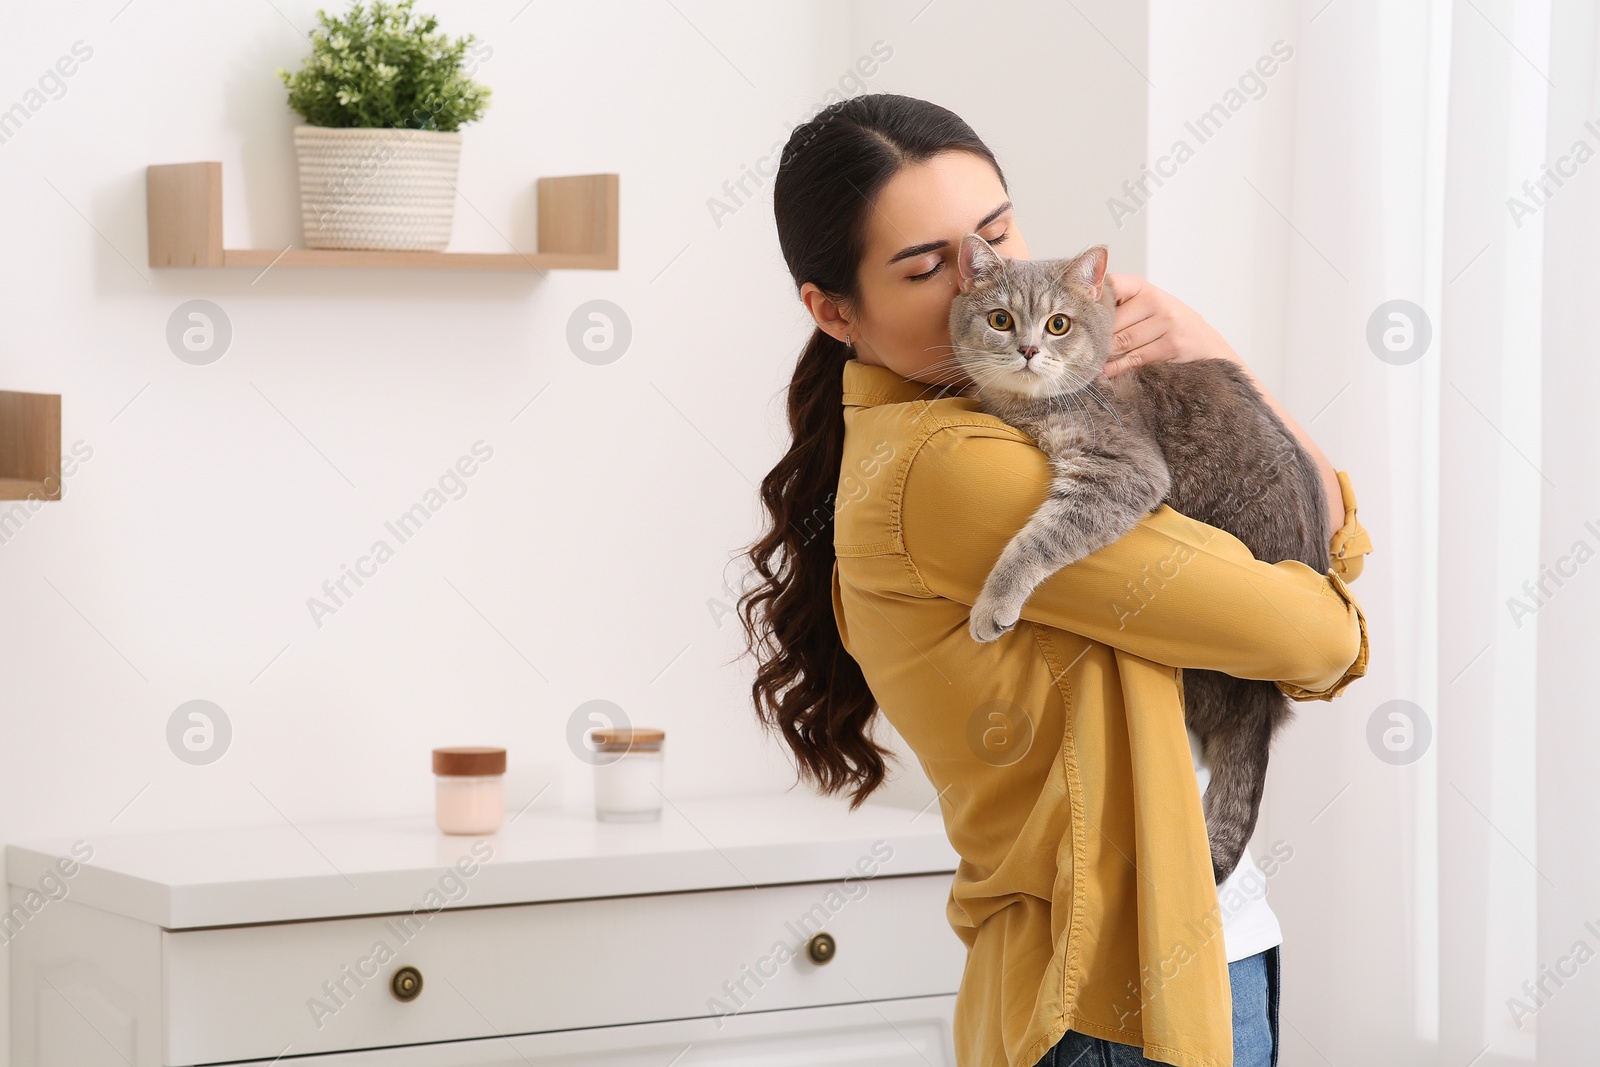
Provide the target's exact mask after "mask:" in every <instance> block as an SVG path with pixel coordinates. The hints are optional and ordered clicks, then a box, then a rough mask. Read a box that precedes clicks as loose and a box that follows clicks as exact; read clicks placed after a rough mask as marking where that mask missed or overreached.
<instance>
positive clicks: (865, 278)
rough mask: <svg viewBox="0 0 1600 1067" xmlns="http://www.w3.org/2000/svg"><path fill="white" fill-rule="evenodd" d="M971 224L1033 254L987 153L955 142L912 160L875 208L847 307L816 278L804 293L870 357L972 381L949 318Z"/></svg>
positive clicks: (814, 309)
mask: <svg viewBox="0 0 1600 1067" xmlns="http://www.w3.org/2000/svg"><path fill="white" fill-rule="evenodd" d="M968 233H978V234H982V235H983V237H984V239H985V240H987V241H988V242H989V243H990V244H992V245H994V246H995V251H997V252H999V253H1000V254H1001V255H1003V256H1008V257H1010V258H1012V259H1027V258H1028V246H1027V244H1026V243H1024V242H1023V240H1022V234H1021V233H1020V232H1018V230H1017V226H1016V220H1015V218H1014V217H1013V214H1012V208H1011V201H1010V200H1009V199H1008V198H1007V197H1006V192H1005V189H1004V188H1002V187H1001V185H1000V177H999V175H997V174H996V173H995V170H994V167H993V166H991V165H990V164H989V161H988V160H986V159H984V158H983V157H982V156H979V155H975V154H973V153H971V152H966V151H961V150H951V151H947V152H941V153H939V154H938V155H935V156H933V157H931V158H930V159H928V160H927V161H926V162H923V163H910V164H906V165H905V166H903V167H901V168H900V170H899V171H897V172H896V173H895V175H894V176H893V177H892V178H890V179H889V181H888V182H887V183H885V185H884V187H883V189H882V190H881V191H880V192H879V194H878V200H877V203H876V204H875V205H873V210H872V211H871V212H869V214H868V216H867V225H866V250H865V253H864V254H863V256H862V260H861V264H860V266H859V268H858V270H857V284H858V286H859V291H860V297H859V299H858V300H856V301H855V302H854V305H853V306H848V307H840V306H839V305H837V304H835V303H834V302H833V301H831V300H828V299H827V297H826V296H824V295H823V294H822V293H821V291H820V290H818V289H817V287H816V286H815V285H812V284H811V283H809V282H807V283H806V285H805V286H803V287H802V288H801V299H803V300H805V302H806V306H807V308H809V309H810V311H811V313H812V316H813V317H814V318H815V319H816V321H817V324H818V325H819V326H821V327H822V328H823V329H825V330H827V331H828V332H829V333H830V334H833V336H835V337H837V338H839V339H840V340H844V339H845V337H846V335H848V336H849V338H850V342H851V343H852V344H853V345H854V346H855V350H856V358H858V359H860V360H861V362H863V363H873V364H877V365H879V366H884V367H888V368H889V369H890V370H892V371H894V372H895V373H896V374H899V375H900V376H901V377H903V378H910V379H913V380H915V381H922V382H930V383H935V384H940V385H944V384H954V385H957V386H959V387H965V386H968V385H970V384H971V380H970V379H969V378H967V376H966V375H965V374H964V373H962V372H961V370H960V369H959V368H957V367H956V366H955V365H954V363H953V361H952V360H951V355H952V353H951V351H950V323H949V316H950V301H951V300H952V299H953V298H954V297H955V295H956V286H957V280H958V273H959V272H958V270H957V267H956V255H957V253H958V252H959V251H960V248H961V238H962V236H963V235H965V234H968Z"/></svg>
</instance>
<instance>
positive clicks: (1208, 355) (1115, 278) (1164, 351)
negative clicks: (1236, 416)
mask: <svg viewBox="0 0 1600 1067" xmlns="http://www.w3.org/2000/svg"><path fill="white" fill-rule="evenodd" d="M1107 277H1108V278H1109V279H1110V281H1111V288H1112V291H1113V292H1114V293H1116V297H1117V310H1116V317H1115V320H1114V321H1113V323H1112V328H1113V329H1114V330H1115V331H1116V334H1115V336H1114V337H1113V338H1112V340H1111V354H1112V356H1113V357H1115V358H1113V359H1112V360H1110V361H1109V362H1108V363H1107V364H1106V367H1105V374H1106V377H1108V378H1115V377H1116V376H1117V375H1118V374H1120V373H1121V372H1123V371H1125V370H1128V369H1129V368H1132V367H1137V366H1140V365H1141V364H1144V363H1154V362H1158V361H1161V360H1173V361H1174V362H1178V363H1184V362H1188V361H1191V360H1196V359H1227V360H1232V361H1233V362H1234V363H1237V364H1238V365H1239V366H1240V367H1242V368H1243V369H1244V372H1245V374H1247V375H1248V376H1249V378H1250V381H1251V382H1252V383H1254V385H1255V387H1256V390H1257V391H1258V392H1260V394H1261V396H1262V398H1263V399H1265V400H1266V402H1267V404H1268V405H1269V406H1270V407H1271V408H1272V410H1273V411H1275V412H1277V414H1278V418H1280V419H1282V420H1283V424H1284V425H1285V426H1287V427H1288V428H1289V432H1290V433H1292V434H1294V435H1295V437H1296V438H1298V439H1299V441H1300V444H1301V445H1302V446H1303V447H1304V448H1305V450H1306V451H1307V452H1308V453H1310V455H1311V458H1312V459H1314V460H1315V461H1316V463H1317V469H1318V470H1319V471H1320V472H1321V473H1322V495H1323V498H1324V506H1325V507H1326V508H1327V510H1328V516H1329V524H1328V529H1330V530H1339V529H1340V528H1341V527H1343V526H1344V525H1345V520H1346V514H1345V512H1346V510H1347V508H1346V501H1345V500H1344V497H1343V494H1342V493H1341V492H1340V487H1339V475H1338V472H1337V471H1335V470H1334V469H1333V464H1332V463H1331V462H1329V461H1328V457H1327V456H1325V455H1323V454H1322V449H1320V448H1318V447H1317V443H1316V442H1315V441H1313V440H1312V439H1311V435H1310V434H1308V433H1306V432H1305V430H1303V429H1301V427H1300V424H1299V423H1297V422H1295V421H1294V419H1292V418H1290V417H1289V413H1288V412H1287V411H1285V410H1284V409H1283V406H1282V405H1281V404H1279V403H1278V400H1277V398H1276V397H1274V396H1273V395H1272V394H1271V393H1269V392H1267V387H1266V386H1264V385H1262V384H1261V379H1260V378H1257V377H1256V373H1255V371H1253V370H1251V369H1250V365H1249V364H1248V363H1246V362H1245V361H1244V360H1242V359H1240V358H1239V354H1238V353H1237V352H1235V351H1234V350H1233V346H1232V345H1230V344H1228V342H1227V341H1226V340H1224V339H1223V337H1222V335H1221V334H1220V333H1218V332H1217V331H1216V330H1215V329H1213V328H1212V326H1211V324H1210V323H1208V322H1206V320H1205V319H1204V318H1202V317H1201V316H1200V314H1199V313H1198V312H1196V311H1195V310H1194V309H1193V308H1191V307H1189V305H1187V304H1185V303H1184V302H1183V301H1181V300H1179V299H1178V298H1177V297H1175V296H1173V295H1172V294H1171V293H1168V292H1165V291H1164V290H1161V289H1157V288H1156V287H1155V286H1153V285H1151V284H1150V283H1149V282H1147V281H1145V280H1144V279H1143V278H1141V277H1139V276H1138V275H1137V274H1111V275H1108V276H1107Z"/></svg>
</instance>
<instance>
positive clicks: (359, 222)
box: [294, 126, 461, 252]
mask: <svg viewBox="0 0 1600 1067" xmlns="http://www.w3.org/2000/svg"><path fill="white" fill-rule="evenodd" d="M294 149H295V155H296V157H298V159H299V161H300V216H301V222H302V223H303V225H304V229H305V241H306V247H307V248H368V249H388V250H405V251H429V252H439V251H443V250H444V248H445V246H446V245H448V244H449V243H450V224H451V221H452V220H453V219H454V217H455V208H456V188H455V182H456V173H457V170H458V169H459V164H460V162H461V134H460V132H459V131H458V132H454V133H445V132H442V131H440V130H404V129H389V128H386V127H378V128H372V129H367V128H359V127H352V128H348V129H345V128H338V129H336V128H330V127H327V126H296V127H295V129H294Z"/></svg>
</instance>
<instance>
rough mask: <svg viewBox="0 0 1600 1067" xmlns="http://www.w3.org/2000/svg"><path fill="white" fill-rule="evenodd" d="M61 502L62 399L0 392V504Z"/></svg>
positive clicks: (50, 395)
mask: <svg viewBox="0 0 1600 1067" xmlns="http://www.w3.org/2000/svg"><path fill="white" fill-rule="evenodd" d="M29 497H37V498H39V499H40V500H60V499H61V397H59V396H57V395H56V394H54V393H7V392H0V500H26V499H28V498H29Z"/></svg>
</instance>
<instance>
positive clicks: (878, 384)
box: [844, 356, 965, 407]
mask: <svg viewBox="0 0 1600 1067" xmlns="http://www.w3.org/2000/svg"><path fill="white" fill-rule="evenodd" d="M940 399H951V396H950V394H948V393H946V392H945V391H944V389H943V388H942V387H940V386H937V385H929V384H928V383H927V382H919V381H915V380H913V379H911V378H902V377H901V376H900V375H898V374H896V373H895V372H894V371H892V370H890V369H889V368H888V367H879V366H877V365H875V364H872V363H863V362H861V360H859V359H857V358H856V357H854V356H852V357H850V358H849V359H847V360H845V361H844V403H845V406H846V407H875V406H876V405H878V404H904V403H907V402H909V401H912V400H940ZM961 399H965V398H961Z"/></svg>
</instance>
